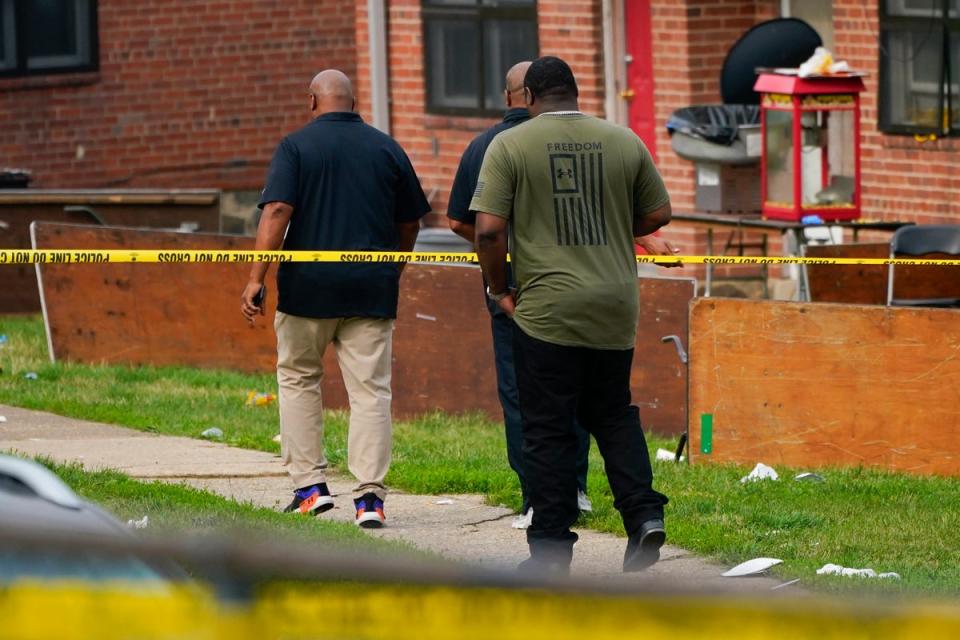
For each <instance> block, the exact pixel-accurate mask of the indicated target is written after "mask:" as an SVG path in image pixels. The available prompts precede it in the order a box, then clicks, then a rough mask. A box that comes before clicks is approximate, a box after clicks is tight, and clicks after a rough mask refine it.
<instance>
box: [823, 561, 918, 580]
mask: <svg viewBox="0 0 960 640" xmlns="http://www.w3.org/2000/svg"><path fill="white" fill-rule="evenodd" d="M817 575H820V576H845V577H852V576H856V577H859V578H892V579H894V580H899V579H900V574H899V573H894V572H893V571H888V572H886V573H880V574H878V573H877V572H876V571H874V570H873V569H870V568H866V569H852V568H850V567H841V566H840V565H838V564H830V563H828V564H825V565H823V566H822V567H820V568H819V569H817Z"/></svg>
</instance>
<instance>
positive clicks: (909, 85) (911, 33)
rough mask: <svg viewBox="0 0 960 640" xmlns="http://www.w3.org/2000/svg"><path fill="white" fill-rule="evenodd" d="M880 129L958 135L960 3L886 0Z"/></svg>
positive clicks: (959, 0)
mask: <svg viewBox="0 0 960 640" xmlns="http://www.w3.org/2000/svg"><path fill="white" fill-rule="evenodd" d="M879 106H880V129H881V130H882V131H886V132H889V133H908V134H910V133H912V134H937V135H949V134H954V135H956V134H958V133H960V0H884V2H883V4H882V7H881V14H880V105H879Z"/></svg>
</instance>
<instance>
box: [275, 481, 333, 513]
mask: <svg viewBox="0 0 960 640" xmlns="http://www.w3.org/2000/svg"><path fill="white" fill-rule="evenodd" d="M330 509H333V496H331V495H330V490H329V489H327V483H325V482H321V483H320V484H313V485H310V486H309V487H304V488H302V489H297V490H296V491H294V492H293V502H291V503H290V504H289V505H287V508H286V509H284V510H283V512H284V513H302V514H303V515H307V516H310V515H316V514H318V513H323V512H324V511H329V510H330Z"/></svg>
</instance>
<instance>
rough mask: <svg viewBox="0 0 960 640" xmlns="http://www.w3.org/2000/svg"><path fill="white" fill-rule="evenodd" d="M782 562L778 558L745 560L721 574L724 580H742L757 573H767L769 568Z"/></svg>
mask: <svg viewBox="0 0 960 640" xmlns="http://www.w3.org/2000/svg"><path fill="white" fill-rule="evenodd" d="M781 562H783V560H780V559H779V558H754V559H753V560H747V561H746V562H741V563H740V564H738V565H737V566H735V567H734V568H733V569H730V570H729V571H727V572H725V573H723V574H721V575H723V577H724V578H742V577H744V576H755V575H757V574H759V573H763V572H765V571H767V570H768V569H769V568H770V567H774V566H776V565H778V564H780V563H781Z"/></svg>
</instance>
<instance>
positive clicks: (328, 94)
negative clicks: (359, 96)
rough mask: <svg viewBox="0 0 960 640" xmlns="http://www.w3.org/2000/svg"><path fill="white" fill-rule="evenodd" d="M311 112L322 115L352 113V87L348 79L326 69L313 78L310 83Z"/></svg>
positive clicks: (335, 71) (337, 72) (341, 73)
mask: <svg viewBox="0 0 960 640" xmlns="http://www.w3.org/2000/svg"><path fill="white" fill-rule="evenodd" d="M310 95H311V105H310V106H311V111H313V112H315V115H322V114H324V113H330V112H332V111H353V107H354V97H353V85H352V84H351V83H350V78H348V77H347V76H346V74H344V73H343V72H342V71H338V70H337V69H327V70H325V71H321V72H320V73H318V74H317V75H316V76H314V78H313V81H312V82H311V83H310Z"/></svg>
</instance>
